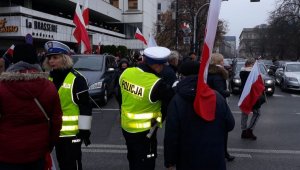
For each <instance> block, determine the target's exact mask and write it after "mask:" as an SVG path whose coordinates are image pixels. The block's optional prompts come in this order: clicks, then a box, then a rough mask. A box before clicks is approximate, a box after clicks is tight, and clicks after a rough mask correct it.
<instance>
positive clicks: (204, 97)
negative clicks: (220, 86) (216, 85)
mask: <svg viewBox="0 0 300 170" xmlns="http://www.w3.org/2000/svg"><path fill="white" fill-rule="evenodd" d="M221 1H222V0H213V1H210V4H209V10H208V17H207V24H206V31H205V39H204V45H203V49H202V54H201V65H200V69H199V73H198V83H197V92H196V97H195V100H194V110H195V112H196V113H197V114H198V115H199V116H200V117H201V118H203V119H204V120H206V121H213V120H214V119H215V112H216V94H215V91H214V90H212V89H211V88H210V87H209V86H208V85H207V84H206V79H207V72H208V66H209V62H210V58H211V54H212V49H213V45H214V41H215V37H216V32H217V26H218V21H219V14H220V9H221Z"/></svg>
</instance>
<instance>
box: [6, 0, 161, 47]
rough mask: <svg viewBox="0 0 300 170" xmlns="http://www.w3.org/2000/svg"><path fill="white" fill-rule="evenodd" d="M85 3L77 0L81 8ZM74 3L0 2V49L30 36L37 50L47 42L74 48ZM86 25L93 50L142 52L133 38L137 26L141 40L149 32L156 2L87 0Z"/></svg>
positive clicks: (72, 0) (67, 0)
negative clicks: (113, 48) (120, 48)
mask: <svg viewBox="0 0 300 170" xmlns="http://www.w3.org/2000/svg"><path fill="white" fill-rule="evenodd" d="M84 1H85V0H79V3H80V4H81V5H83V3H84ZM76 3H77V0H63V1H62V0H43V1H40V0H2V1H0V50H1V51H3V50H7V49H8V47H9V46H11V45H12V44H17V43H19V42H22V41H24V39H25V37H26V35H28V34H30V35H31V36H32V37H33V42H34V44H35V46H36V47H37V48H43V44H44V43H45V42H46V41H49V40H57V41H62V42H64V43H66V44H68V45H69V46H70V47H71V48H73V49H75V50H76V48H77V46H78V45H77V44H76V40H75V38H74V36H73V31H74V29H75V25H74V24H73V17H74V13H75V8H76ZM88 4H89V10H90V23H89V25H88V26H87V30H88V34H89V38H90V42H91V44H92V45H93V48H96V46H98V45H99V44H101V45H116V46H118V45H123V46H126V47H127V48H128V49H143V48H145V46H144V45H143V43H142V42H140V41H138V40H136V39H135V38H134V33H135V31H136V28H137V27H138V28H139V29H140V30H141V31H142V33H143V34H144V36H145V38H146V39H148V35H149V34H150V33H152V32H153V30H154V27H155V23H156V20H157V0H151V1H147V0H89V1H88Z"/></svg>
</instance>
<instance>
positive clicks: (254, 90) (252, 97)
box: [238, 61, 265, 114]
mask: <svg viewBox="0 0 300 170" xmlns="http://www.w3.org/2000/svg"><path fill="white" fill-rule="evenodd" d="M264 90H265V86H264V82H263V79H262V77H261V74H260V71H259V68H258V62H257V61H256V62H255V64H254V66H253V67H252V70H251V72H250V74H249V76H248V78H247V81H246V83H245V87H244V89H243V92H242V95H241V97H240V100H239V103H238V106H239V107H240V109H241V111H242V112H244V113H246V114H249V113H250V112H252V108H253V106H254V105H255V103H256V101H257V100H258V99H259V97H260V96H261V95H262V93H263V92H264Z"/></svg>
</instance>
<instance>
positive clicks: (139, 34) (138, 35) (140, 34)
mask: <svg viewBox="0 0 300 170" xmlns="http://www.w3.org/2000/svg"><path fill="white" fill-rule="evenodd" d="M134 37H135V38H136V39H138V40H140V41H142V42H143V43H144V44H145V45H147V41H146V39H145V37H144V36H143V34H142V33H141V31H140V30H139V28H136V32H135V34H134Z"/></svg>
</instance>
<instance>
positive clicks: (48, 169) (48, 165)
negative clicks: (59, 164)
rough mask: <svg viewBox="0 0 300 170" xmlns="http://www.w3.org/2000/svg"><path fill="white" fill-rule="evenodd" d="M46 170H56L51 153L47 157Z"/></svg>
mask: <svg viewBox="0 0 300 170" xmlns="http://www.w3.org/2000/svg"><path fill="white" fill-rule="evenodd" d="M44 170H56V167H55V164H54V160H53V157H52V154H51V153H50V152H47V153H46V155H45V167H44Z"/></svg>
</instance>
